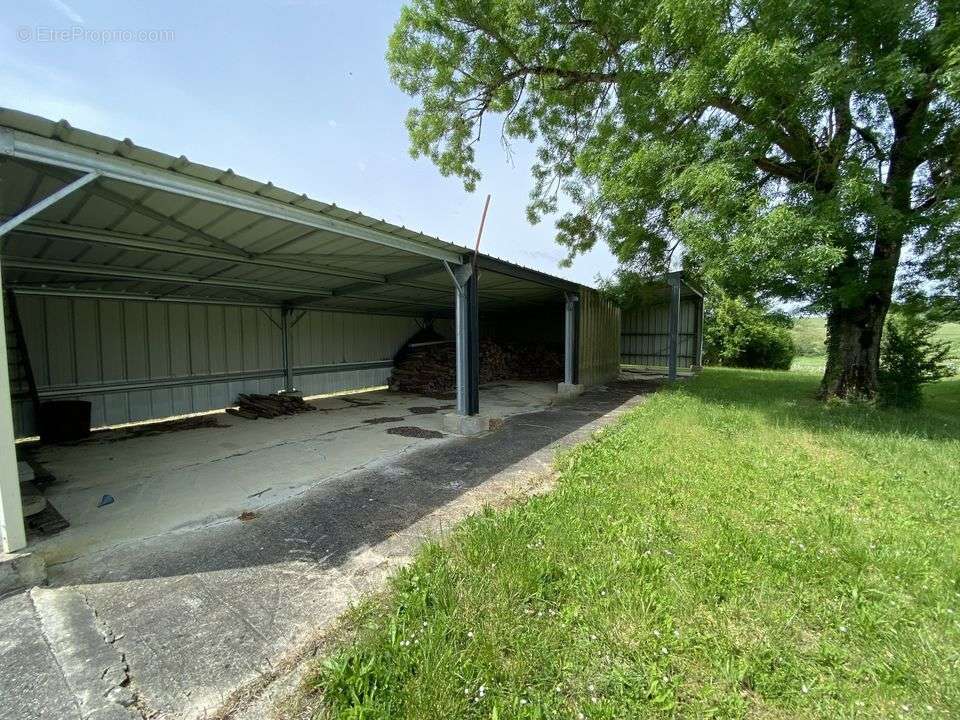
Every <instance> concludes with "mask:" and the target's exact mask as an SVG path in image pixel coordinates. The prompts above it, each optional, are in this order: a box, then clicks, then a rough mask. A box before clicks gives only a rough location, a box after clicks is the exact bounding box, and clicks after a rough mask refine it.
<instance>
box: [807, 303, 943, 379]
mask: <svg viewBox="0 0 960 720" xmlns="http://www.w3.org/2000/svg"><path fill="white" fill-rule="evenodd" d="M791 332H792V335H793V343H794V345H795V346H796V348H797V356H796V357H795V358H794V359H793V364H792V365H791V366H790V369H791V370H794V371H797V372H817V373H821V374H822V373H823V369H824V366H825V365H826V363H827V349H826V347H824V342H825V341H826V339H827V328H826V321H825V319H824V318H823V317H820V316H814V317H803V318H797V321H796V323H795V324H794V326H793V330H792V331H791ZM936 339H937V340H946V341H947V342H949V343H950V344H951V345H952V346H953V354H954V355H956V356H957V357H958V358H960V323H943V324H942V325H941V326H940V328H939V330H938V331H937V334H936Z"/></svg>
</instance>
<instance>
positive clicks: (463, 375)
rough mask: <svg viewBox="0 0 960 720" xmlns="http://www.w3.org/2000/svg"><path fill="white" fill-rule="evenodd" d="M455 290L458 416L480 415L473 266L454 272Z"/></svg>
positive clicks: (477, 315) (477, 305)
mask: <svg viewBox="0 0 960 720" xmlns="http://www.w3.org/2000/svg"><path fill="white" fill-rule="evenodd" d="M452 274H453V279H454V284H455V287H456V290H455V293H456V334H457V414H458V415H476V414H477V413H479V412H480V303H479V294H478V292H477V275H476V273H475V272H474V271H473V268H472V267H471V265H469V264H467V265H461V266H460V267H458V268H456V270H454V271H452Z"/></svg>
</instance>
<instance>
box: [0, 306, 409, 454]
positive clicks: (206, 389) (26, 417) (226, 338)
mask: <svg viewBox="0 0 960 720" xmlns="http://www.w3.org/2000/svg"><path fill="white" fill-rule="evenodd" d="M18 306H19V310H20V318H21V322H22V325H23V330H24V335H25V337H26V342H27V348H28V351H29V354H30V361H31V364H32V365H33V370H34V374H35V376H36V382H37V389H38V392H39V394H40V399H41V401H43V400H45V399H68V398H77V399H83V400H89V401H90V402H91V403H92V418H91V420H92V423H93V425H94V427H96V426H100V425H112V424H116V423H123V422H133V421H138V420H147V419H151V418H159V417H168V416H171V415H180V414H184V413H191V412H200V411H203V410H213V409H217V408H222V407H226V406H228V405H230V404H231V403H233V402H234V400H235V399H236V396H237V394H238V393H241V392H263V393H266V392H276V391H277V390H279V389H281V388H282V387H283V371H282V364H283V363H282V359H281V336H280V329H279V327H278V324H279V322H280V311H279V310H278V309H276V308H269V309H260V308H256V307H240V306H232V305H210V304H200V303H197V304H184V303H165V302H143V301H134V300H104V299H90V298H73V297H58V296H52V295H50V296H45V295H19V296H18ZM296 317H297V315H294V319H296ZM274 323H277V324H274ZM417 327H418V326H417V321H416V319H414V318H405V317H393V316H374V315H355V314H349V313H336V312H322V311H309V312H307V313H306V314H305V315H304V316H303V317H302V318H301V319H300V320H299V321H298V322H297V324H296V325H295V326H294V327H293V329H292V331H291V352H292V357H293V363H294V367H295V368H296V369H295V375H296V384H297V387H298V388H299V389H302V390H303V391H304V392H305V393H307V394H319V393H324V392H335V391H338V390H348V389H353V388H359V387H369V386H372V385H382V384H385V383H386V381H387V379H388V378H389V376H390V369H391V364H392V362H391V361H392V358H393V355H394V353H395V352H396V351H397V350H398V349H399V348H400V346H401V345H402V344H403V343H404V341H406V339H407V338H408V337H409V336H410V335H412V334H413V333H414V332H415V331H416V330H417ZM14 422H15V423H16V429H17V435H18V436H26V435H31V434H33V433H34V432H35V427H34V422H33V412H32V407H31V406H30V404H29V403H28V402H21V403H17V406H16V407H15V412H14Z"/></svg>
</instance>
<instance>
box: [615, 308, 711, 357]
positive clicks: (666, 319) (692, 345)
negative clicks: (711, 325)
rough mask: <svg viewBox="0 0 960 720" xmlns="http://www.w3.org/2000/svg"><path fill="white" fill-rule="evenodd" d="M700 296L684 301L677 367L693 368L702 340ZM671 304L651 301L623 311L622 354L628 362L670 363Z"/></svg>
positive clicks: (681, 312) (681, 311) (681, 309)
mask: <svg viewBox="0 0 960 720" xmlns="http://www.w3.org/2000/svg"><path fill="white" fill-rule="evenodd" d="M699 317H700V304H699V300H698V299H697V298H686V299H683V300H681V301H680V326H679V336H678V338H677V339H678V347H677V367H680V368H689V367H691V366H692V365H693V364H694V361H695V360H696V356H697V355H696V353H697V346H698V344H699V342H700V336H699V333H698V324H699ZM669 323H670V305H669V304H663V305H651V306H648V307H642V308H638V309H636V310H629V311H626V312H624V313H623V329H622V333H621V339H620V355H621V359H622V361H623V364H624V365H647V366H653V367H666V365H667V361H668V348H669V344H670V335H669Z"/></svg>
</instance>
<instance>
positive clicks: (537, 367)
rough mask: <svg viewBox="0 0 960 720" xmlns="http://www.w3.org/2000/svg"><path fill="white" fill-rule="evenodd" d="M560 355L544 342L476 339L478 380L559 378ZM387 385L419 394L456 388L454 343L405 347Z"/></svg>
mask: <svg viewBox="0 0 960 720" xmlns="http://www.w3.org/2000/svg"><path fill="white" fill-rule="evenodd" d="M562 379H563V356H562V354H561V352H560V350H559V348H550V347H546V346H544V345H507V344H501V343H497V342H495V341H493V340H482V341H481V342H480V383H481V384H484V383H490V382H498V381H502V380H540V381H551V382H553V381H559V380H562ZM390 387H391V388H392V389H394V390H403V391H405V392H414V393H419V394H421V395H434V396H436V395H447V394H449V393H450V392H452V391H454V390H455V389H456V345H455V344H454V343H452V342H446V343H433V344H428V345H421V346H418V347H407V348H405V350H404V352H403V353H400V354H398V357H397V361H396V365H395V367H394V370H393V375H392V376H391V378H390Z"/></svg>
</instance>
